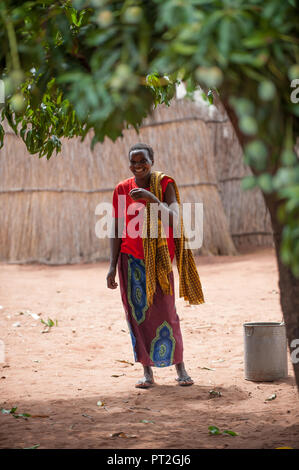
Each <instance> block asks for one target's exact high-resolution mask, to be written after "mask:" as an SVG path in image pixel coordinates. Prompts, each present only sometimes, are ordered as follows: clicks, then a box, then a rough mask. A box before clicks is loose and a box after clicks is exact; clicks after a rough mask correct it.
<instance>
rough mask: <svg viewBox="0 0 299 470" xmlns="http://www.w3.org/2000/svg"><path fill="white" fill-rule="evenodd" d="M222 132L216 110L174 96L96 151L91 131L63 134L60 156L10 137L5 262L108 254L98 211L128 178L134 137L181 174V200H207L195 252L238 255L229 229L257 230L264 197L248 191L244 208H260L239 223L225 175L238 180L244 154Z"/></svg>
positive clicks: (5, 161) (160, 164)
mask: <svg viewBox="0 0 299 470" xmlns="http://www.w3.org/2000/svg"><path fill="white" fill-rule="evenodd" d="M218 126H219V127H218ZM223 126H225V127H223ZM223 129H228V130H227V131H226V132H232V131H231V125H230V123H229V122H228V119H227V117H226V116H225V115H223V114H221V112H219V111H217V110H215V108H214V107H210V108H207V107H206V106H203V105H200V104H198V103H193V102H190V101H186V100H176V101H175V102H174V104H172V106H170V107H169V108H168V107H166V106H160V107H159V108H158V109H157V110H155V112H154V113H153V115H152V116H151V117H149V118H147V119H146V120H145V121H144V125H143V127H142V129H141V131H140V134H139V135H137V134H136V132H135V130H127V131H125V132H124V138H123V139H121V138H120V139H118V140H117V142H116V143H113V142H111V141H110V140H108V139H107V140H105V142H104V143H103V144H97V145H96V147H95V148H94V150H93V151H91V150H90V141H91V138H92V136H91V135H88V136H87V138H86V140H85V141H84V142H83V143H81V142H80V141H79V139H71V140H67V139H64V140H63V146H62V152H61V154H59V155H58V156H55V155H53V156H52V158H51V159H50V160H49V161H47V160H46V159H38V158H37V156H32V155H29V154H28V152H27V151H26V148H25V146H24V144H23V142H22V141H21V140H20V139H19V138H18V137H16V136H15V135H14V134H12V133H11V134H9V135H7V136H6V137H5V139H6V142H5V146H4V148H3V149H2V150H1V151H0V171H1V183H0V184H1V186H0V214H1V215H0V260H1V261H6V262H41V263H49V264H63V263H77V262H80V261H84V262H87V261H95V260H101V259H108V257H109V240H108V239H99V238H97V237H96V235H95V224H96V222H97V220H98V219H99V216H97V215H96V214H95V208H96V206H97V204H98V203H99V202H101V201H107V202H111V197H112V191H113V189H114V187H115V185H116V184H117V183H118V182H119V181H121V180H123V179H125V178H128V177H129V176H131V175H130V171H129V169H128V157H127V154H128V149H129V147H130V146H131V145H133V144H134V143H136V142H146V143H148V144H150V145H151V146H152V147H153V148H154V151H155V169H158V170H162V171H164V172H165V173H167V174H169V175H170V176H173V177H174V178H175V179H176V181H177V183H178V185H179V189H180V194H181V199H182V202H193V201H194V202H202V203H203V210H204V239H203V246H202V248H201V249H200V250H197V253H199V254H235V253H236V249H235V246H234V243H233V240H232V238H231V235H230V230H232V232H233V236H234V237H235V233H237V232H239V231H240V230H241V231H242V230H245V231H246V230H249V231H254V230H255V227H257V228H259V227H258V226H257V225H256V221H258V220H260V219H262V220H263V219H264V217H265V213H266V211H265V206H264V204H263V203H262V202H261V201H262V200H261V198H259V199H256V196H254V195H253V192H247V193H244V198H243V199H242V201H243V202H242V201H241V202H242V203H243V204H245V205H246V204H247V206H246V211H247V210H248V209H247V208H248V207H249V206H250V205H252V204H253V205H254V206H255V208H254V210H253V211H251V212H250V213H249V217H248V212H247V213H246V214H244V217H243V218H244V220H245V219H246V217H247V224H245V225H239V226H235V225H234V223H237V218H236V217H234V211H235V207H239V206H240V194H239V192H238V191H235V192H234V191H233V190H232V189H231V187H229V186H228V185H227V182H224V181H222V179H224V178H225V177H226V176H227V175H229V176H230V175H231V174H233V173H232V172H231V170H232V169H233V168H236V171H237V173H236V174H237V175H238V178H239V177H240V175H241V174H242V171H243V170H242V171H241V169H240V168H241V167H242V165H241V163H240V162H241V161H242V156H241V154H240V152H238V153H234V152H232V151H231V150H230V149H228V148H226V147H225V146H226V145H227V140H225V136H222V138H221V137H220V136H221V132H223ZM230 139H231V140H234V137H232V136H231V137H230ZM216 141H217V144H215V142H216ZM215 145H216V147H217V148H215ZM236 159H238V163H236V162H235V160H236ZM227 166H229V167H230V168H229V169H228V168H227ZM235 187H237V186H235ZM228 188H229V189H228ZM230 191H231V192H230ZM250 193H251V195H250ZM230 194H233V199H230V197H231V196H230ZM242 197H243V196H242ZM244 201H245V202H244ZM247 201H248V202H247ZM239 208H240V207H239ZM241 212H242V208H240V213H241ZM234 240H236V238H234ZM254 242H255V239H254ZM195 253H196V252H195Z"/></svg>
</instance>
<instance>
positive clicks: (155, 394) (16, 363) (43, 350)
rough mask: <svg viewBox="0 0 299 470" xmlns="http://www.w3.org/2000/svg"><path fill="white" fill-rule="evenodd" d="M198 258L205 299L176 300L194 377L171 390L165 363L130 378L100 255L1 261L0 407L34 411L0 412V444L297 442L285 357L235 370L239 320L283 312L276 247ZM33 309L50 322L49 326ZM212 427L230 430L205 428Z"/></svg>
mask: <svg viewBox="0 0 299 470" xmlns="http://www.w3.org/2000/svg"><path fill="white" fill-rule="evenodd" d="M196 261H197V266H198V272H199V275H200V279H201V283H202V286H203V292H204V295H205V300H206V303H205V304H202V305H199V306H194V307H190V306H187V304H186V302H185V301H184V300H182V299H178V296H177V301H176V305H177V311H178V314H179V316H180V319H181V328H182V334H183V339H184V357H185V364H186V367H187V370H188V372H189V373H190V375H191V376H192V378H193V379H194V381H195V384H194V385H193V386H192V387H185V388H184V387H179V386H178V385H177V384H176V382H175V377H176V374H175V368H174V367H168V368H165V369H159V368H155V369H154V372H155V377H156V382H157V385H156V386H155V387H154V388H152V389H150V390H138V389H136V388H135V387H134V385H135V382H136V381H137V380H138V379H139V378H140V377H141V365H140V364H139V363H134V359H133V350H132V346H131V340H130V336H129V333H128V330H127V324H126V321H125V316H124V311H123V307H122V303H121V300H120V293H119V290H118V289H117V290H115V291H112V290H108V289H107V288H106V282H105V277H106V273H107V268H108V263H95V264H83V265H75V266H54V267H53V266H52V267H50V266H41V265H7V264H1V269H0V305H1V306H2V307H3V308H2V309H0V320H1V321H0V328H1V329H0V339H1V340H2V341H3V342H4V345H5V358H4V360H5V362H2V363H1V364H0V376H1V378H0V407H1V408H4V409H11V408H12V407H17V410H16V413H29V414H31V415H32V416H31V417H29V418H28V419H24V418H22V417H19V418H18V419H17V418H15V417H14V416H13V415H12V414H3V413H0V447H1V448H26V447H31V446H34V445H39V448H110V449H114V448H115V449H121V448H137V449H138V448H166V449H167V448H177V449H188V448H196V449H199V448H276V447H284V446H288V447H293V448H299V406H298V404H299V400H298V394H297V391H296V387H295V381H294V374H293V370H292V365H291V362H290V356H289V376H288V377H287V378H286V379H281V380H278V381H276V382H268V383H267V382H264V383H257V382H250V381H247V380H245V379H244V363H243V326H242V325H243V323H244V322H246V321H280V320H281V319H282V313H281V308H280V304H279V294H278V275H277V265H276V260H275V256H274V251H273V249H271V248H267V249H261V248H260V249H255V250H254V251H253V250H251V251H250V252H245V253H243V254H242V255H240V256H234V257H232V256H221V257H220V256H215V257H198V258H197V259H196ZM174 273H175V279H176V293H178V276H177V269H176V267H175V268H174ZM32 315H33V316H32ZM34 317H35V318H34ZM41 318H42V319H43V320H45V321H47V320H48V318H50V319H52V320H53V321H54V326H52V327H51V328H50V331H49V332H47V333H43V331H44V325H43V324H42V323H41V321H40V319H41ZM56 320H57V325H56ZM120 361H128V363H126V362H120ZM210 390H216V391H219V392H221V396H220V397H218V398H211V396H210V394H209V391H210ZM272 394H276V398H275V399H274V400H271V401H266V399H267V398H268V397H269V396H271V395H272ZM99 401H100V402H102V403H104V405H105V406H99V405H100V404H98V402H99ZM144 420H146V421H145V422H143V421H144ZM209 426H218V428H219V429H220V430H225V429H229V430H233V431H235V432H236V433H238V435H237V436H229V435H210V434H209V430H208V427H209ZM118 432H122V433H124V434H121V435H120V436H119V437H111V435H112V434H114V433H118Z"/></svg>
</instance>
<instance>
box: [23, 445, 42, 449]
mask: <svg viewBox="0 0 299 470" xmlns="http://www.w3.org/2000/svg"><path fill="white" fill-rule="evenodd" d="M39 446H40V444H35V445H34V446H32V447H23V449H24V450H30V449H37V448H38V447H39Z"/></svg>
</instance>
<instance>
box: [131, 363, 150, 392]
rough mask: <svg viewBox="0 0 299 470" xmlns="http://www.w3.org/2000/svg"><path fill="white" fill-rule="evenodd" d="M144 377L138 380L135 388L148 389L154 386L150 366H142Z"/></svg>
mask: <svg viewBox="0 0 299 470" xmlns="http://www.w3.org/2000/svg"><path fill="white" fill-rule="evenodd" d="M143 372H144V376H143V377H142V379H140V380H138V382H137V384H136V385H135V387H136V388H150V387H152V386H153V385H154V374H153V371H152V368H151V367H150V366H143Z"/></svg>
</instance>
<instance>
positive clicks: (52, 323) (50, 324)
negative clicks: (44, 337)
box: [40, 318, 58, 333]
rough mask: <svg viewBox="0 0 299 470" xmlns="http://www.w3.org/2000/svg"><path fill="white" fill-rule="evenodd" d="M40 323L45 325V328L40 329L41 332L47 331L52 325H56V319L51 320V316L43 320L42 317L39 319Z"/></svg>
mask: <svg viewBox="0 0 299 470" xmlns="http://www.w3.org/2000/svg"><path fill="white" fill-rule="evenodd" d="M40 321H41V323H43V324H44V325H45V329H44V330H43V331H42V333H48V332H49V331H50V329H51V328H52V326H54V325H55V326H58V321H57V320H55V322H54V321H53V320H51V318H48V320H47V321H45V320H43V319H42V318H41V319H40Z"/></svg>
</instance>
